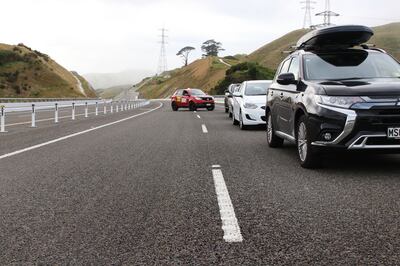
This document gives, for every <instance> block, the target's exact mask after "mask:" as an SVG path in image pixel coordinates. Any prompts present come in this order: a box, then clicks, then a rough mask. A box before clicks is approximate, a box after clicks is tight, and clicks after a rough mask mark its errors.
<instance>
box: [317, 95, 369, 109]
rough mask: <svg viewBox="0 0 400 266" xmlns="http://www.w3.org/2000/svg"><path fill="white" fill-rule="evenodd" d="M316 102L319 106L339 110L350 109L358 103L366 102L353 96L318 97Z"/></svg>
mask: <svg viewBox="0 0 400 266" xmlns="http://www.w3.org/2000/svg"><path fill="white" fill-rule="evenodd" d="M315 97H316V101H317V103H319V104H323V105H329V106H334V107H339V108H346V109H349V108H350V107H351V106H353V105H354V104H356V103H362V102H365V101H364V100H363V99H362V98H361V97H357V96H356V97H353V96H349V97H347V96H325V95H316V96H315Z"/></svg>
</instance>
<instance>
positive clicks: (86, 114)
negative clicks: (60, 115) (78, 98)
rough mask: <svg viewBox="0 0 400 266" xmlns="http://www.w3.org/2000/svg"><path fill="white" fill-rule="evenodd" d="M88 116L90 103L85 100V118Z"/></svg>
mask: <svg viewBox="0 0 400 266" xmlns="http://www.w3.org/2000/svg"><path fill="white" fill-rule="evenodd" d="M87 117H88V103H87V102H85V118H87Z"/></svg>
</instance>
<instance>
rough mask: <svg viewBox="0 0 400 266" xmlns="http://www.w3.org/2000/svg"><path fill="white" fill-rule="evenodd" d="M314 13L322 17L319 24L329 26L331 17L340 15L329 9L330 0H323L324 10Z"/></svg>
mask: <svg viewBox="0 0 400 266" xmlns="http://www.w3.org/2000/svg"><path fill="white" fill-rule="evenodd" d="M315 15H316V16H323V17H324V23H323V24H321V25H319V26H330V25H332V23H331V17H338V16H340V15H339V14H338V13H335V12H333V11H331V1H330V0H325V11H324V12H320V13H317V14H315Z"/></svg>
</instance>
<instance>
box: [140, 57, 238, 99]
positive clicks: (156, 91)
mask: <svg viewBox="0 0 400 266" xmlns="http://www.w3.org/2000/svg"><path fill="white" fill-rule="evenodd" d="M226 61H229V62H227V63H228V64H232V63H234V62H236V61H237V60H236V59H234V58H233V57H232V58H230V59H227V60H226ZM227 69H229V66H227V65H225V64H223V63H221V62H220V61H219V58H218V57H207V58H203V59H199V60H196V61H194V62H193V63H191V64H190V65H188V66H186V67H183V68H180V69H175V70H172V71H169V72H166V73H164V74H163V75H161V76H158V77H153V78H150V79H149V78H147V79H145V80H143V81H142V82H141V83H139V84H137V87H138V88H139V89H138V92H139V93H140V94H141V95H142V96H143V97H145V98H165V97H168V96H170V95H171V94H172V93H173V92H174V91H175V90H176V89H177V88H190V87H191V88H201V89H203V90H204V91H206V92H209V91H210V90H211V89H213V88H214V87H215V86H216V85H217V83H218V82H219V81H220V80H221V79H223V78H224V77H225V72H226V70H227Z"/></svg>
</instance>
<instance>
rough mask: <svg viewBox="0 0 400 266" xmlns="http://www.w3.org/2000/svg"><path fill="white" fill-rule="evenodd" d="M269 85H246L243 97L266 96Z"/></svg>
mask: <svg viewBox="0 0 400 266" xmlns="http://www.w3.org/2000/svg"><path fill="white" fill-rule="evenodd" d="M269 85H270V84H269V83H248V84H247V86H246V90H245V93H244V94H245V95H247V96H255V95H266V94H267V90H268V87H269Z"/></svg>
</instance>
